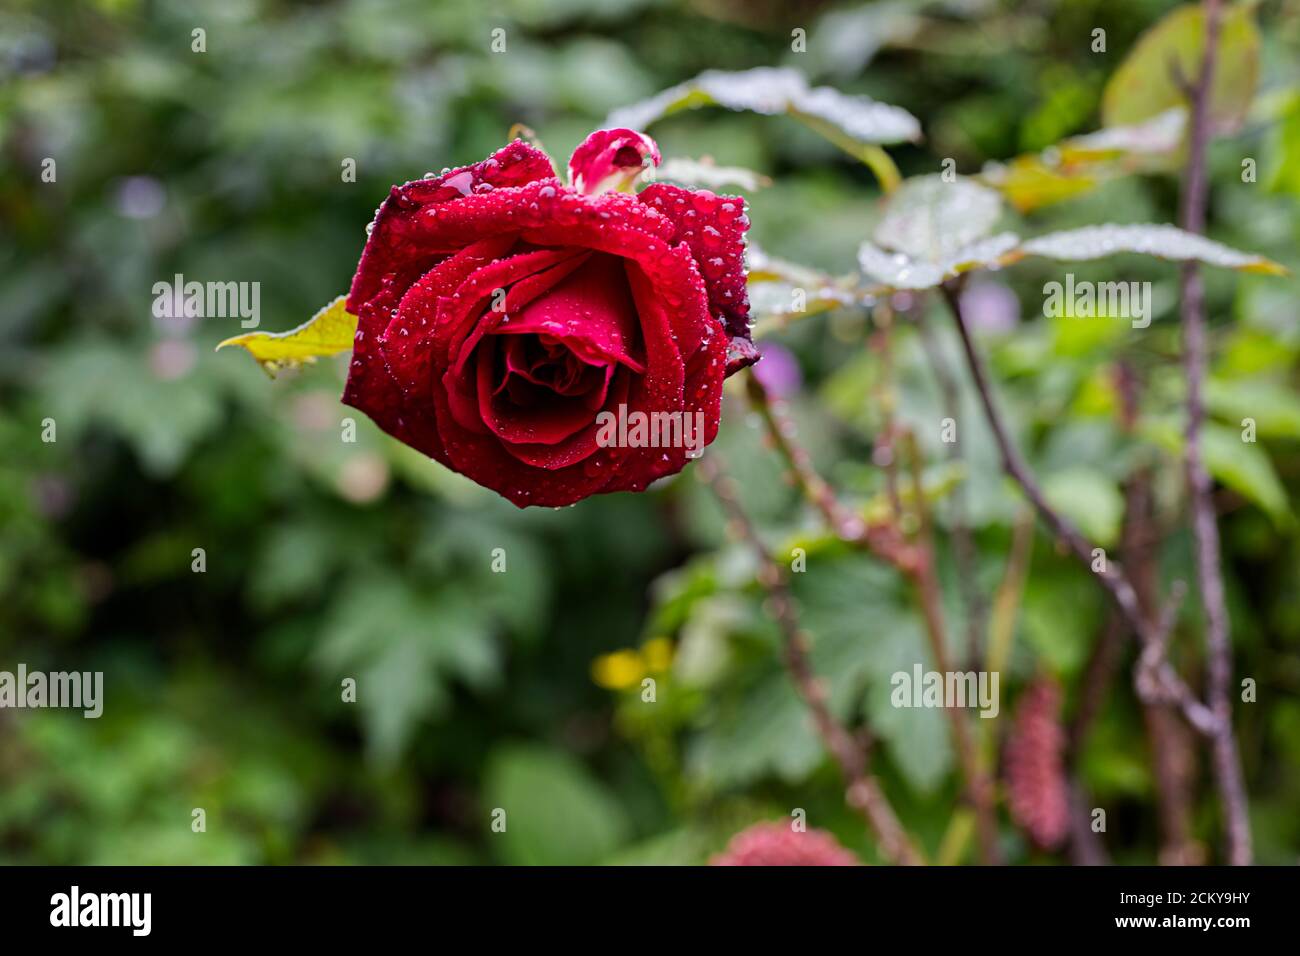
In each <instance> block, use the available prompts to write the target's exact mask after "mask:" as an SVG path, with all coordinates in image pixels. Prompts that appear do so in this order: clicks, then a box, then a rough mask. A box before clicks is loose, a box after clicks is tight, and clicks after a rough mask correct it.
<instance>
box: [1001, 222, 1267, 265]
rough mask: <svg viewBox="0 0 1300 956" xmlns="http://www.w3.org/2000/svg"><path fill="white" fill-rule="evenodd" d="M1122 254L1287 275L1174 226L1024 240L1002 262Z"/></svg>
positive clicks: (1088, 230)
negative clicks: (1136, 254) (1033, 257)
mask: <svg viewBox="0 0 1300 956" xmlns="http://www.w3.org/2000/svg"><path fill="white" fill-rule="evenodd" d="M1121 252H1136V253H1141V254H1143V255H1148V256H1156V257H1157V258H1160V259H1171V260H1173V261H1175V262H1185V261H1188V260H1192V259H1195V260H1197V261H1200V262H1203V263H1205V264H1206V265H1211V266H1220V267H1222V268H1224V269H1236V270H1237V271H1239V272H1256V273H1263V274H1266V275H1286V269H1285V268H1283V267H1282V266H1280V265H1278V264H1277V263H1276V262H1273V261H1272V260H1271V259H1265V258H1264V257H1263V256H1257V255H1252V254H1250V253H1247V252H1239V251H1237V250H1236V249H1232V248H1230V247H1228V246H1225V245H1223V243H1221V242H1215V241H1214V240H1213V239H1206V238H1205V237H1204V236H1197V235H1194V234H1192V233H1190V232H1184V231H1183V230H1182V229H1179V228H1177V227H1176V226H1168V225H1151V224H1142V225H1126V226H1115V225H1104V226H1085V227H1084V228H1082V229H1069V230H1066V231H1064V232H1053V233H1049V234H1048V235H1045V236H1038V237H1037V238H1034V239H1028V240H1026V241H1025V242H1024V243H1022V244H1021V246H1020V248H1019V249H1017V250H1016V251H1015V252H1013V253H1012V254H1011V256H1009V257H1005V258H1004V261H1006V262H1012V261H1015V260H1016V259H1019V258H1021V257H1022V256H1027V255H1028V256H1045V257H1046V258H1049V259H1060V260H1062V261H1065V262H1082V261H1087V260H1090V259H1102V258H1105V257H1106V256H1112V255H1115V254H1117V253H1121Z"/></svg>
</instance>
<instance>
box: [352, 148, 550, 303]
mask: <svg viewBox="0 0 1300 956" xmlns="http://www.w3.org/2000/svg"><path fill="white" fill-rule="evenodd" d="M554 176H555V168H554V167H553V166H552V165H551V160H550V157H549V156H547V155H546V154H545V153H543V152H542V151H541V150H539V149H536V148H534V147H533V146H530V145H528V144H527V143H525V142H523V141H522V140H515V141H514V142H513V143H509V144H508V145H506V146H505V147H503V148H501V149H499V150H497V151H496V152H495V153H493V154H492V155H491V156H489V157H488V158H487V159H485V160H483V161H482V162H478V163H474V164H473V165H472V166H462V167H460V168H459V169H452V170H448V171H447V172H445V173H443V174H442V175H441V176H437V177H435V178H433V179H417V180H414V181H413V182H409V183H406V184H405V185H403V186H394V187H393V188H392V190H391V191H390V192H389V195H388V198H387V199H385V200H384V202H383V205H381V206H380V207H379V211H378V212H377V213H376V214H375V221H374V224H373V225H372V227H371V230H370V238H369V239H368V240H367V241H366V247H365V249H364V250H363V251H362V253H361V261H360V263H358V264H357V272H356V275H355V276H353V277H352V288H351V290H350V291H349V292H348V303H347V307H348V311H349V312H351V313H352V314H353V315H360V311H359V310H360V309H361V307H362V305H363V304H364V303H365V302H367V301H369V300H370V299H371V298H373V297H374V295H375V294H376V293H377V292H378V291H379V288H380V284H381V283H382V281H383V279H384V276H386V275H389V274H391V273H394V272H396V271H397V270H399V269H401V268H403V267H405V266H409V265H410V263H411V262H412V261H413V260H421V259H426V260H427V258H428V256H429V255H430V253H443V254H445V253H448V252H454V251H456V250H458V249H460V248H461V247H463V246H467V245H470V244H471V243H472V242H474V241H477V240H479V239H482V238H485V237H486V236H487V235H489V234H488V233H483V234H480V235H476V236H471V237H468V238H467V241H465V242H459V243H456V244H454V245H452V246H448V247H444V248H443V249H437V250H435V249H428V248H425V247H424V245H423V243H422V241H421V238H420V235H419V232H420V231H419V229H418V228H415V226H416V224H417V223H418V222H419V221H420V219H421V216H422V214H424V213H425V212H427V211H428V210H429V209H431V208H437V207H438V206H440V205H443V204H445V203H448V202H451V201H453V200H459V199H462V198H464V197H466V196H471V195H478V194H479V193H480V191H482V190H485V189H486V190H488V191H489V192H490V191H491V190H493V189H502V188H509V187H517V186H523V185H525V184H527V183H531V182H536V181H538V180H544V179H550V178H553V177H554ZM428 265H430V264H426V268H424V269H420V270H419V271H420V273H423V272H425V271H427V268H428ZM403 288H404V287H403Z"/></svg>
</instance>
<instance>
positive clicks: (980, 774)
mask: <svg viewBox="0 0 1300 956" xmlns="http://www.w3.org/2000/svg"><path fill="white" fill-rule="evenodd" d="M909 451H910V454H909V458H910V459H911V461H910V465H911V470H912V497H913V499H914V500H915V502H916V508H917V517H918V519H919V524H920V527H919V529H918V535H917V538H918V540H919V542H920V544H919V548H920V550H921V560H920V561H918V562H916V570H915V571H913V572H912V581H913V584H914V585H915V587H916V592H917V596H918V598H919V602H920V605H921V614H922V617H923V619H924V621H925V633H926V637H927V638H928V639H929V641H930V653H931V654H932V655H933V656H934V663H935V668H936V669H937V670H938V671H939V672H940V673H941V674H947V673H949V672H950V671H951V670H952V667H951V663H950V662H949V660H948V647H947V641H946V639H945V637H944V635H945V632H946V628H945V627H944V621H943V593H942V591H941V590H940V588H939V579H938V578H937V577H936V575H935V572H934V545H933V540H934V539H933V532H932V528H931V525H930V518H929V513H928V511H927V509H926V506H925V488H924V487H923V485H922V482H921V468H920V460H919V459H920V456H919V454H918V453H917V450H916V441H915V439H913V440H912V441H911V442H910V448H909ZM944 713H945V714H946V715H947V716H948V723H949V727H950V729H951V733H952V741H953V749H955V750H956V751H957V761H958V763H959V764H960V765H961V768H962V776H963V777H964V778H965V780H966V794H967V799H969V801H970V803H971V806H972V807H973V808H974V810H975V829H976V833H977V835H978V837H979V844H980V860H981V862H983V863H985V864H997V863H999V862H1000V860H1001V854H1000V853H999V851H998V830H997V816H996V814H995V813H994V809H993V782H992V781H991V780H990V779H989V777H988V774H986V773H985V772H984V770H983V768H982V767H981V766H980V760H979V755H978V753H977V752H976V749H975V744H974V742H973V741H972V740H971V737H970V732H969V729H968V727H967V726H966V715H965V712H964V711H962V710H959V709H958V708H956V707H945V708H944Z"/></svg>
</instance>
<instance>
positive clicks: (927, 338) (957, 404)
mask: <svg viewBox="0 0 1300 956" xmlns="http://www.w3.org/2000/svg"><path fill="white" fill-rule="evenodd" d="M916 327H917V330H918V331H919V332H920V334H921V346H922V348H923V350H924V351H925V356H926V360H927V361H928V362H929V364H930V370H931V372H932V373H933V374H934V379H935V381H936V382H937V383H938V385H939V394H940V396H941V398H942V401H943V413H944V416H945V417H947V418H951V419H952V420H953V421H956V420H957V419H958V417H960V413H961V393H960V392H959V391H958V389H957V380H956V379H955V378H954V377H953V374H952V369H951V368H949V367H948V363H947V360H946V359H945V358H944V356H943V353H942V352H941V351H940V347H939V343H938V342H937V341H935V338H934V333H933V331H932V330H931V329H930V325H929V323H928V322H927V321H926V320H925V318H924V316H922V315H919V314H918V316H917V320H916ZM948 457H949V458H950V459H951V460H952V461H954V462H958V463H960V462H961V461H962V447H961V437H960V435H958V436H957V437H956V440H955V441H953V442H952V444H950V445H949V446H948ZM949 506H950V511H949V522H950V524H949V531H950V533H951V534H952V553H953V558H954V559H955V561H956V563H957V574H958V576H959V578H960V580H959V582H958V586H959V589H960V593H961V601H962V610H963V611H965V613H966V661H967V664H968V665H969V666H970V667H975V668H978V667H979V666H980V664H981V661H982V660H983V657H984V653H985V650H984V647H983V644H984V641H983V630H984V618H985V615H986V614H987V613H988V607H987V602H986V601H985V600H984V595H983V593H982V592H981V591H980V588H979V581H978V579H977V577H976V550H975V539H974V538H973V537H972V535H971V531H970V527H969V526H968V525H967V523H966V484H965V482H959V483H958V484H957V486H956V487H955V488H953V490H952V495H951V497H950V499H949Z"/></svg>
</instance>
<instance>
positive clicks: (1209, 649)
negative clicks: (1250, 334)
mask: <svg viewBox="0 0 1300 956" xmlns="http://www.w3.org/2000/svg"><path fill="white" fill-rule="evenodd" d="M1204 11H1205V52H1204V54H1203V56H1202V58H1201V70H1200V74H1199V75H1198V76H1197V77H1196V81H1195V84H1194V85H1193V87H1192V90H1191V94H1192V95H1191V133H1190V145H1189V147H1188V156H1187V174H1186V178H1185V179H1184V182H1183V194H1182V209H1181V214H1180V219H1181V225H1182V227H1183V229H1185V230H1186V231H1188V232H1191V233H1196V234H1198V235H1199V234H1200V233H1202V232H1204V231H1205V207H1206V200H1207V196H1208V192H1209V184H1208V182H1207V178H1206V168H1205V165H1206V164H1205V152H1206V146H1207V144H1208V142H1209V140H1210V137H1211V132H1210V124H1211V122H1212V117H1211V116H1210V96H1211V91H1212V90H1213V88H1214V71H1215V60H1216V55H1217V52H1218V45H1219V21H1220V15H1221V13H1222V8H1221V4H1220V0H1205V3H1204ZM1182 319H1183V343H1184V348H1183V366H1184V369H1185V370H1186V375H1187V443H1186V468H1187V483H1188V486H1189V488H1190V491H1191V503H1192V532H1193V537H1194V539H1195V543H1196V578H1197V584H1198V585H1199V590H1200V595H1201V606H1202V608H1203V609H1204V611H1205V648H1206V654H1207V656H1208V666H1207V679H1206V684H1207V688H1206V698H1207V700H1208V702H1209V706H1210V709H1211V710H1212V711H1213V713H1214V716H1215V720H1216V723H1217V732H1216V733H1215V734H1214V735H1213V736H1212V738H1211V752H1212V755H1213V762H1214V777H1215V783H1216V785H1217V787H1218V790H1219V798H1220V801H1221V802H1222V804H1223V814H1224V818H1225V819H1224V829H1225V844H1226V852H1227V858H1228V862H1229V863H1231V864H1233V865H1234V866H1242V865H1247V864H1249V863H1250V861H1251V836H1250V819H1249V816H1248V807H1247V804H1246V787H1245V783H1244V781H1243V780H1242V773H1241V757H1240V755H1239V754H1238V750H1237V739H1236V736H1235V735H1234V734H1233V730H1232V699H1231V694H1230V691H1229V686H1230V683H1231V680H1232V645H1231V642H1230V636H1229V621H1228V611H1227V605H1226V602H1225V600H1224V589H1223V569H1222V567H1221V566H1220V554H1219V551H1220V548H1219V528H1218V524H1217V523H1216V521H1215V516H1214V499H1213V492H1214V486H1213V482H1212V480H1211V478H1210V473H1209V471H1208V470H1207V469H1206V467H1205V462H1204V460H1203V459H1202V456H1201V425H1202V423H1203V422H1204V420H1205V405H1204V396H1203V389H1204V382H1205V367H1206V346H1205V338H1206V332H1205V324H1206V323H1205V286H1204V283H1203V282H1202V279H1201V271H1200V269H1199V267H1198V266H1197V264H1196V262H1195V261H1190V262H1187V263H1186V264H1185V265H1184V266H1183V272H1182Z"/></svg>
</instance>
